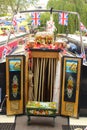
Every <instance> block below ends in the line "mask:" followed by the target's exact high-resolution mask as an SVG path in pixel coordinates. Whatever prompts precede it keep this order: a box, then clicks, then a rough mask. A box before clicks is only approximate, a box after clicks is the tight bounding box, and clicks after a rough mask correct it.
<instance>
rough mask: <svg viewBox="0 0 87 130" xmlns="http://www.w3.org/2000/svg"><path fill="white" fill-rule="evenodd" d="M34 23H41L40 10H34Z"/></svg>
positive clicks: (32, 15) (32, 14)
mask: <svg viewBox="0 0 87 130" xmlns="http://www.w3.org/2000/svg"><path fill="white" fill-rule="evenodd" d="M31 18H32V25H40V13H39V12H32V13H31Z"/></svg>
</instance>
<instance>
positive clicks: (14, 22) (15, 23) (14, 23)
mask: <svg viewBox="0 0 87 130" xmlns="http://www.w3.org/2000/svg"><path fill="white" fill-rule="evenodd" d="M12 24H13V26H16V25H17V20H16V17H14V18H13V20H12Z"/></svg>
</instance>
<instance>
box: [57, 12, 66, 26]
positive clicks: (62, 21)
mask: <svg viewBox="0 0 87 130" xmlns="http://www.w3.org/2000/svg"><path fill="white" fill-rule="evenodd" d="M59 24H61V25H66V26H67V25H68V13H65V12H59Z"/></svg>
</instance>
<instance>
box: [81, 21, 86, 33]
mask: <svg viewBox="0 0 87 130" xmlns="http://www.w3.org/2000/svg"><path fill="white" fill-rule="evenodd" d="M80 30H81V31H85V30H86V27H85V26H84V25H83V23H82V22H80Z"/></svg>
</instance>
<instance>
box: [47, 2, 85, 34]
mask: <svg viewBox="0 0 87 130" xmlns="http://www.w3.org/2000/svg"><path fill="white" fill-rule="evenodd" d="M51 7H53V8H54V9H56V10H64V11H72V12H78V13H79V15H80V18H81V22H82V23H83V24H84V25H85V26H86V27H87V3H85V0H49V1H48V4H47V8H48V9H49V8H51ZM54 18H55V25H56V28H57V31H58V33H63V32H64V33H66V30H67V29H68V31H69V33H74V32H75V30H78V29H79V25H78V18H77V16H74V15H70V14H69V23H68V27H66V26H61V25H59V24H58V16H54Z"/></svg>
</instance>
